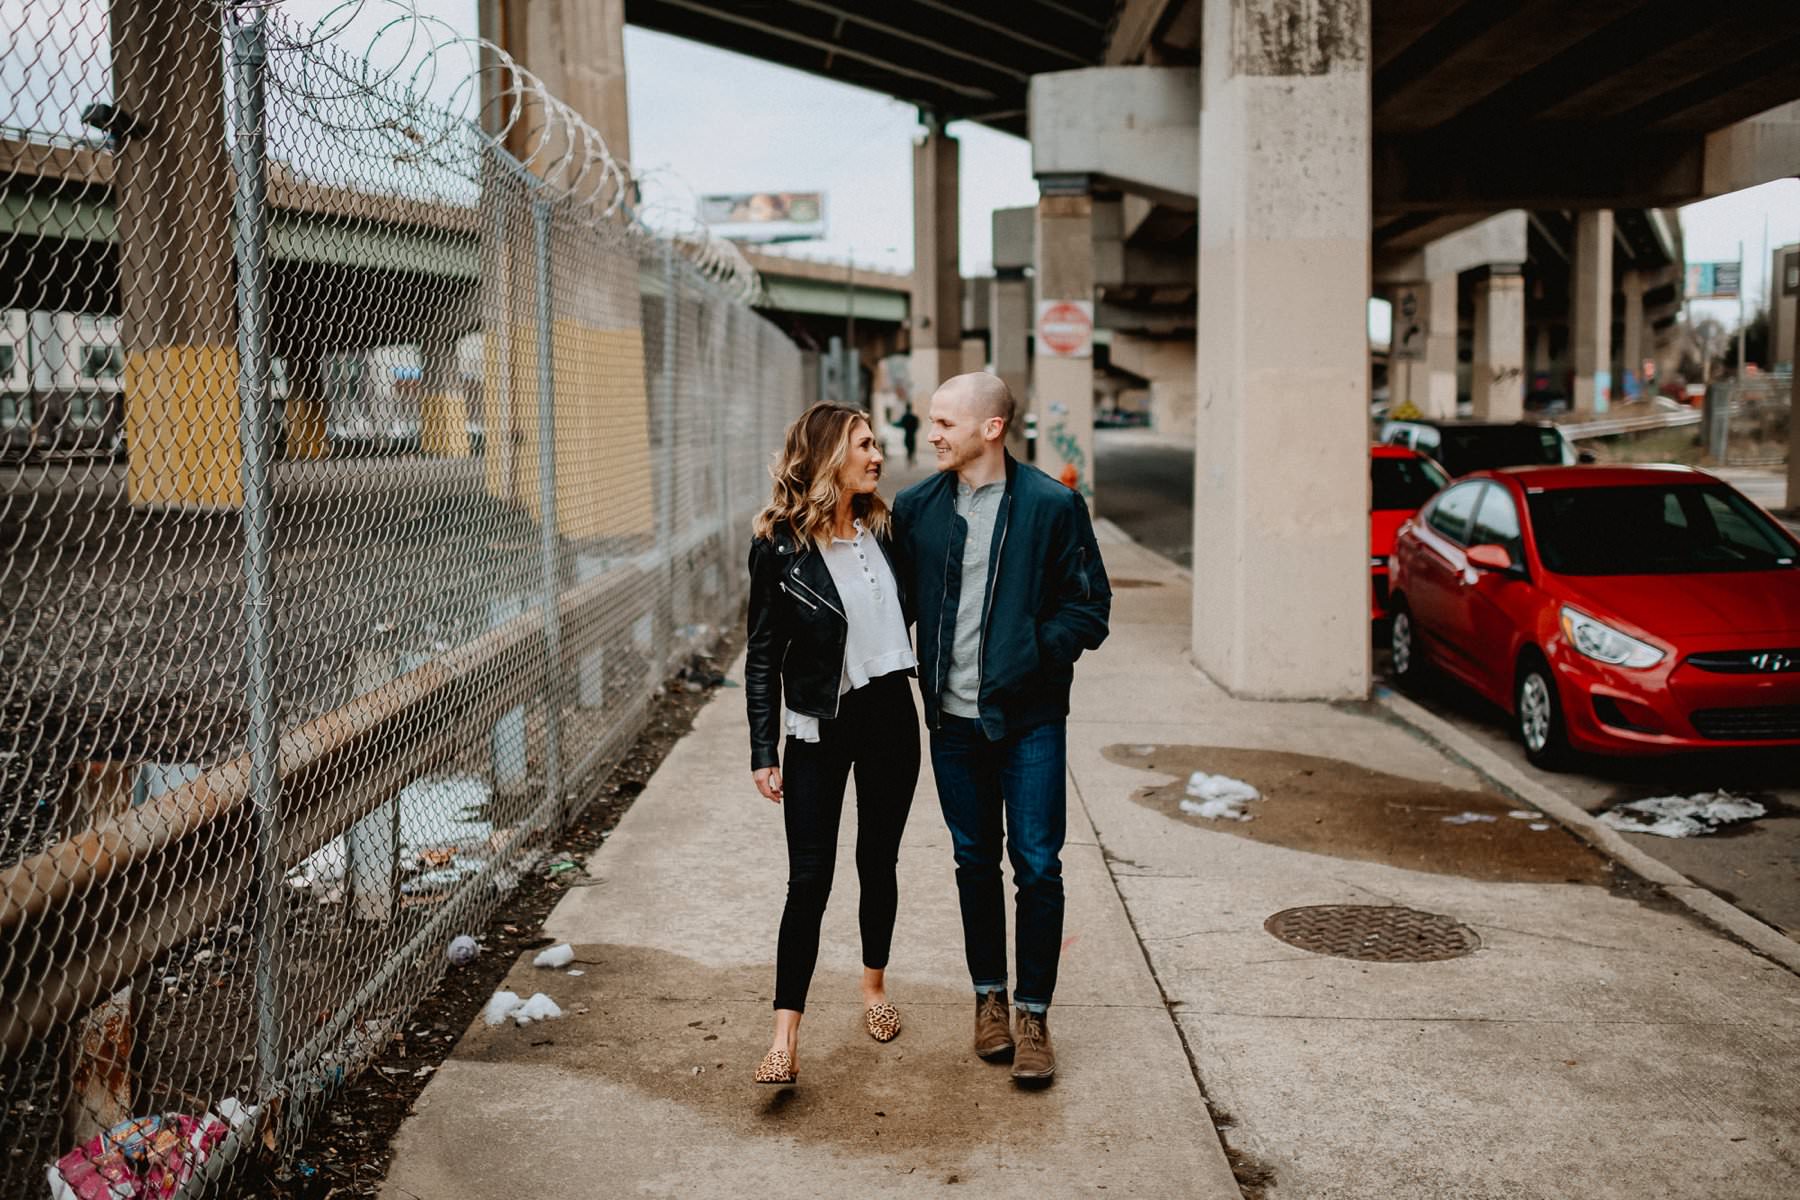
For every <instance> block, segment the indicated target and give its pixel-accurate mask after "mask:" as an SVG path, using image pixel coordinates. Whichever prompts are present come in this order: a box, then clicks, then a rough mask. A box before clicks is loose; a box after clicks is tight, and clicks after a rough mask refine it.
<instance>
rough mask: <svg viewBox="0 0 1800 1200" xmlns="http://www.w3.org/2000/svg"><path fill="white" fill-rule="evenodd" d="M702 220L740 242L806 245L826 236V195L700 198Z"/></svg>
mask: <svg viewBox="0 0 1800 1200" xmlns="http://www.w3.org/2000/svg"><path fill="white" fill-rule="evenodd" d="M700 220H701V221H703V222H705V223H706V225H707V227H708V228H710V229H711V230H712V231H713V232H714V233H716V234H718V235H719V236H720V237H727V238H731V239H733V240H735V241H740V242H803V241H807V240H809V239H812V238H822V237H824V236H825V194H824V193H823V192H734V193H731V194H728V195H713V196H702V197H700Z"/></svg>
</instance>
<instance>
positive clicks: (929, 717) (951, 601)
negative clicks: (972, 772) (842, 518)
mask: <svg viewBox="0 0 1800 1200" xmlns="http://www.w3.org/2000/svg"><path fill="white" fill-rule="evenodd" d="M894 519H895V523H896V525H897V526H898V529H899V535H898V538H897V541H896V548H897V549H898V550H899V555H898V557H899V559H900V564H899V565H900V569H901V570H904V571H905V572H906V573H907V581H906V584H905V587H906V589H907V590H908V591H909V592H910V593H911V594H912V599H913V612H914V614H915V615H916V617H917V620H918V643H919V644H918V656H919V690H920V692H921V693H922V695H923V697H924V701H925V720H926V723H927V724H928V725H929V726H930V727H931V728H933V729H936V728H937V727H938V725H939V723H940V721H941V720H942V709H941V700H940V697H942V695H943V691H944V684H945V680H946V679H947V678H948V676H949V672H950V649H951V642H952V640H953V638H954V637H955V633H956V612H957V608H958V606H959V605H960V604H961V603H962V602H963V597H964V596H965V595H968V596H970V597H971V598H972V602H974V603H978V604H982V605H983V610H982V637H981V691H980V695H979V697H978V700H977V704H978V707H979V708H980V710H981V725H982V729H983V731H984V732H985V733H986V734H987V736H988V737H989V738H990V739H993V740H996V741H997V740H999V739H1000V738H1002V737H1005V736H1007V734H1009V733H1017V732H1019V731H1021V730H1025V729H1030V728H1031V727H1032V726H1034V725H1042V724H1045V723H1047V722H1050V721H1057V720H1061V719H1062V718H1063V717H1066V716H1067V715H1068V713H1069V687H1070V684H1071V683H1073V682H1074V678H1075V660H1076V659H1077V658H1080V657H1081V652H1082V651H1083V650H1093V649H1096V648H1098V647H1099V645H1100V643H1101V642H1103V641H1105V640H1106V633H1107V619H1108V617H1109V616H1110V615H1111V612H1112V588H1111V586H1110V585H1109V584H1108V583H1107V579H1106V566H1105V564H1103V563H1102V562H1101V561H1100V547H1099V545H1098V543H1096V542H1095V540H1094V525H1093V522H1092V521H1091V520H1090V519H1089V518H1088V511H1087V503H1086V502H1085V501H1084V500H1083V499H1082V498H1081V495H1080V493H1078V492H1075V491H1072V490H1070V489H1069V488H1066V487H1064V486H1063V485H1062V484H1060V483H1058V482H1056V481H1055V480H1054V479H1051V478H1050V477H1049V476H1048V475H1046V474H1044V473H1043V472H1042V471H1040V470H1038V469H1037V468H1036V467H1033V466H1029V465H1026V464H1023V463H1020V462H1018V461H1017V460H1015V459H1014V458H1013V457H1012V455H1010V454H1009V455H1007V456H1006V491H1005V494H1004V496H1003V497H1002V498H1001V501H1000V509H999V512H998V514H997V515H996V517H995V520H994V544H993V546H992V548H991V550H990V552H989V554H988V577H987V579H985V580H973V581H971V580H965V579H964V578H963V577H962V559H963V556H962V546H963V542H964V540H965V539H966V538H967V537H968V522H966V521H965V520H963V518H962V517H960V516H958V515H957V514H956V474H955V472H951V471H945V472H941V473H939V474H937V475H934V476H932V477H931V478H930V479H927V480H924V481H923V482H921V483H916V484H914V485H913V486H912V487H910V488H907V489H906V490H905V491H904V492H902V493H900V495H899V497H898V498H897V499H896V500H895V501H894Z"/></svg>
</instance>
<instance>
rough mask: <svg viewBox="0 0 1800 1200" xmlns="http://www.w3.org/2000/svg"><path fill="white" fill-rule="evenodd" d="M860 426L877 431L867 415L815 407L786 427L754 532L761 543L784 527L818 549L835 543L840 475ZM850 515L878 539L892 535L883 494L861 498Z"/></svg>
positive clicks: (856, 410)
mask: <svg viewBox="0 0 1800 1200" xmlns="http://www.w3.org/2000/svg"><path fill="white" fill-rule="evenodd" d="M858 421H866V422H868V423H869V428H870V429H871V430H873V429H874V427H875V425H874V422H873V421H870V420H869V414H868V413H866V412H864V411H863V410H862V409H860V408H851V407H850V406H848V405H845V404H830V403H824V404H815V405H813V406H812V407H811V408H809V409H807V410H806V412H805V413H803V414H802V415H801V417H800V419H799V420H797V421H795V422H794V423H793V424H792V425H789V426H788V431H787V442H786V444H785V445H784V446H783V447H782V451H781V454H780V455H779V456H778V457H777V458H776V459H775V461H774V462H773V463H772V464H771V465H770V467H769V475H770V477H771V478H773V479H774V481H775V488H774V492H773V494H771V495H770V497H769V504H768V507H766V508H764V509H763V510H762V511H761V512H759V513H757V514H756V521H755V523H754V524H753V525H752V526H751V529H752V531H753V532H754V533H755V534H756V536H757V537H765V538H766V537H770V536H772V535H773V534H774V533H775V531H776V530H778V529H780V528H782V527H783V526H786V527H787V528H789V529H792V530H793V531H794V535H795V536H796V537H800V538H804V539H807V540H809V541H811V542H813V543H814V544H815V545H818V546H827V545H830V543H831V536H832V524H833V522H834V520H835V519H836V514H837V506H838V498H839V496H840V495H841V491H840V489H839V487H838V472H839V471H840V470H842V469H843V466H844V462H845V460H846V459H848V458H849V456H850V435H851V433H853V432H854V431H855V429H856V423H857V422H858ZM850 510H851V511H852V512H853V513H855V514H856V516H857V517H858V519H860V520H861V521H862V523H863V528H864V529H867V530H868V531H869V532H870V533H873V534H874V535H875V536H877V537H885V536H887V532H888V506H887V502H886V501H885V500H883V499H882V498H881V496H880V494H879V493H876V492H867V493H861V494H858V495H857V496H856V497H854V498H853V499H852V500H851V501H850Z"/></svg>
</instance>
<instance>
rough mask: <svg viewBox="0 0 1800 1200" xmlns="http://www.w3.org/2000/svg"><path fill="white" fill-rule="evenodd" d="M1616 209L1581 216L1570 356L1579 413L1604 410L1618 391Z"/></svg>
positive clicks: (1571, 306)
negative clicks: (1615, 389) (1614, 323)
mask: <svg viewBox="0 0 1800 1200" xmlns="http://www.w3.org/2000/svg"><path fill="white" fill-rule="evenodd" d="M1612 294H1613V214H1612V210H1611V209H1610V208H1603V209H1599V210H1597V211H1594V212H1584V213H1579V214H1577V215H1576V218H1575V261H1574V264H1573V278H1572V279H1571V280H1570V286H1569V359H1570V363H1571V365H1572V366H1573V367H1574V370H1575V389H1574V396H1573V397H1572V399H1573V404H1574V409H1575V411H1576V412H1578V413H1603V412H1605V411H1606V408H1607V404H1608V402H1609V400H1610V398H1611V395H1612Z"/></svg>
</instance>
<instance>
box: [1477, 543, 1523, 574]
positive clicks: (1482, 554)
mask: <svg viewBox="0 0 1800 1200" xmlns="http://www.w3.org/2000/svg"><path fill="white" fill-rule="evenodd" d="M1469 565H1470V566H1471V567H1480V568H1481V569H1482V570H1483V571H1510V570H1512V569H1513V560H1512V555H1511V554H1509V553H1508V552H1507V549H1506V547H1505V546H1495V545H1485V546H1471V547H1469Z"/></svg>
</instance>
